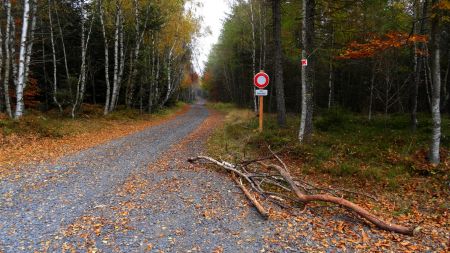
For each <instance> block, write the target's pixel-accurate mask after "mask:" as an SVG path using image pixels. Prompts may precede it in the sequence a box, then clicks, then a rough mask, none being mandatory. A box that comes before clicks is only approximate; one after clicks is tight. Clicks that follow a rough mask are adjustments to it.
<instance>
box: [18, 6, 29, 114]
mask: <svg viewBox="0 0 450 253" xmlns="http://www.w3.org/2000/svg"><path fill="white" fill-rule="evenodd" d="M30 2H31V1H30V0H24V2H23V17H22V32H21V37H20V52H19V63H18V72H17V77H16V80H17V81H16V97H17V101H16V111H15V113H14V118H15V119H19V118H21V117H22V116H23V113H24V109H25V104H24V97H23V92H24V89H25V86H26V85H25V71H26V56H27V39H28V26H29V23H30V4H31V3H30Z"/></svg>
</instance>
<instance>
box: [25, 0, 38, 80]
mask: <svg viewBox="0 0 450 253" xmlns="http://www.w3.org/2000/svg"><path fill="white" fill-rule="evenodd" d="M31 3H32V6H33V9H32V11H31V15H32V17H33V18H32V19H31V29H30V30H29V39H28V45H27V51H26V57H25V74H24V85H25V87H24V89H25V88H26V87H27V84H28V73H29V72H30V62H31V54H32V53H33V45H34V29H35V28H36V16H37V15H36V14H37V13H36V12H37V2H36V1H31Z"/></svg>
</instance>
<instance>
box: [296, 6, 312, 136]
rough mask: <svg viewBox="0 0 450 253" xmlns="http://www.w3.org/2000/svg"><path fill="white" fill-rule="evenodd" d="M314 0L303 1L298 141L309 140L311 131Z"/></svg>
mask: <svg viewBox="0 0 450 253" xmlns="http://www.w3.org/2000/svg"><path fill="white" fill-rule="evenodd" d="M314 9H315V0H304V1H303V15H302V16H303V21H302V58H303V59H307V60H308V66H302V114H301V121H300V131H299V135H298V138H299V140H300V142H309V141H311V137H312V131H313V121H312V120H313V83H312V82H313V58H312V52H313V48H314Z"/></svg>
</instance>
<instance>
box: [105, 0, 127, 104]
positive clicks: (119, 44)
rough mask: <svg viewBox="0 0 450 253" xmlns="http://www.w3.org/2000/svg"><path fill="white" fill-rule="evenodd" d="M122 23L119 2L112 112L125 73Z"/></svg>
mask: <svg viewBox="0 0 450 253" xmlns="http://www.w3.org/2000/svg"><path fill="white" fill-rule="evenodd" d="M121 23H122V9H121V6H120V5H119V2H118V1H116V20H115V33H114V77H113V93H112V97H111V103H110V105H109V111H110V112H112V111H113V110H114V109H115V107H116V105H117V103H118V98H119V91H120V84H121V81H122V78H121V74H122V73H123V68H122V66H123V64H122V61H123V59H124V58H125V57H124V55H123V54H124V52H123V31H122V29H121Z"/></svg>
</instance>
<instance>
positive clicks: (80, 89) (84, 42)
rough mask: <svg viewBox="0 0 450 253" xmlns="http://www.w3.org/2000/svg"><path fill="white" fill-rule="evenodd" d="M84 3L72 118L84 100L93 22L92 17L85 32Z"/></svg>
mask: <svg viewBox="0 0 450 253" xmlns="http://www.w3.org/2000/svg"><path fill="white" fill-rule="evenodd" d="M84 7H85V3H84V2H82V3H81V15H82V18H81V67H80V75H79V79H78V84H77V94H76V97H75V103H74V104H73V107H72V113H71V114H72V118H75V114H76V112H77V111H78V109H79V108H80V107H81V104H82V103H83V100H84V92H85V90H86V56H87V49H88V45H89V40H90V37H91V33H92V26H93V23H94V19H93V18H92V20H91V24H90V25H89V30H88V31H87V34H86V15H87V13H86V10H85V9H84Z"/></svg>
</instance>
